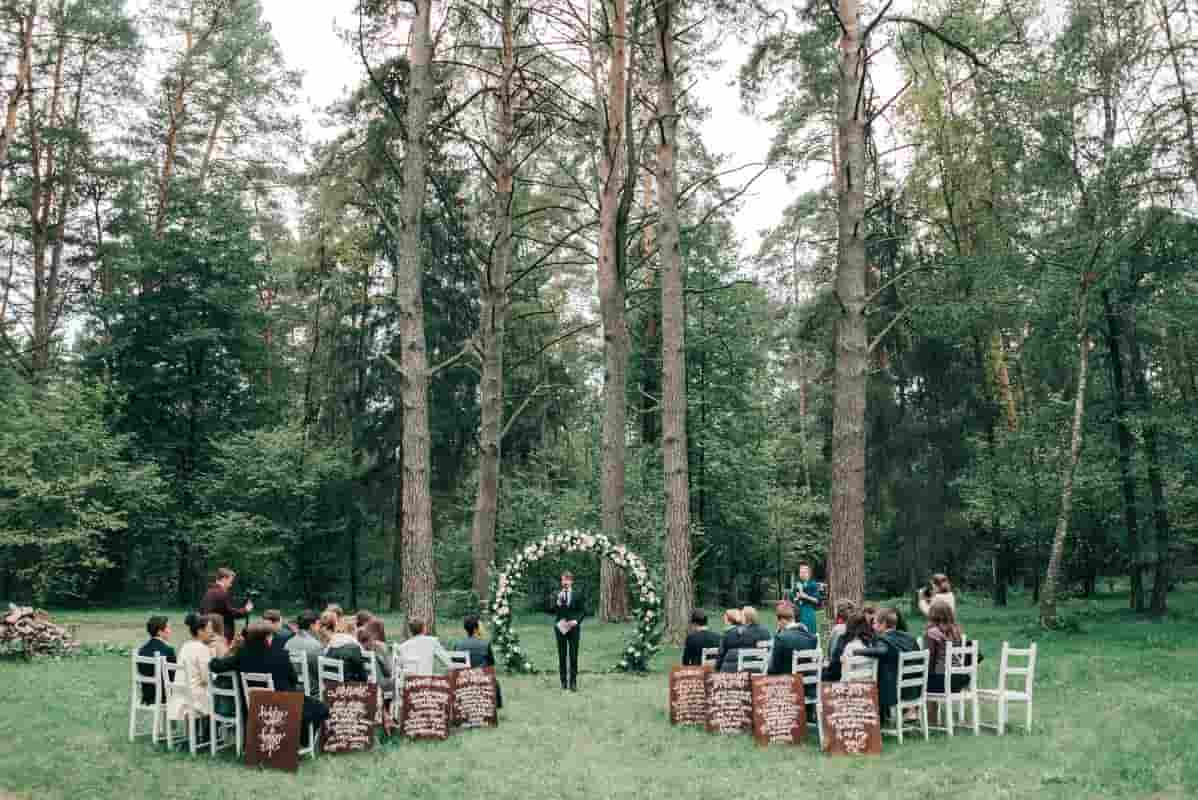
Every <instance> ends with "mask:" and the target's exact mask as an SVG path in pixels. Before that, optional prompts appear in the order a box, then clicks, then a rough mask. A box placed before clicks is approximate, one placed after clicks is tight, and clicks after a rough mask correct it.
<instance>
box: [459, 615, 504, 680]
mask: <svg viewBox="0 0 1198 800" xmlns="http://www.w3.org/2000/svg"><path fill="white" fill-rule="evenodd" d="M479 625H480V623H479V619H478V615H477V614H467V615H466V618H465V619H463V620H462V628H463V630H465V631H466V638H465V639H459V640H458V641H456V642H454V643H453V649H454V650H460V651H461V652H463V653H467V654H469V656H470V666H471V667H493V666H495V651H494V650H493V649H492V648H491V643H490V642H489V641H487V640H486V639H484V638H482V636H480V635H479Z"/></svg>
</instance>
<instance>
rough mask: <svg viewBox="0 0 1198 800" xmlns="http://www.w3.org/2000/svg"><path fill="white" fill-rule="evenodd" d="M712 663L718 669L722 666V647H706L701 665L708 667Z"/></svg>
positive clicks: (701, 658)
mask: <svg viewBox="0 0 1198 800" xmlns="http://www.w3.org/2000/svg"><path fill="white" fill-rule="evenodd" d="M708 664H711V665H712V666H713V667H715V668H716V669H719V668H720V648H718V647H704V648H703V653H702V656H701V657H700V661H699V666H701V667H706V666H707V665H708Z"/></svg>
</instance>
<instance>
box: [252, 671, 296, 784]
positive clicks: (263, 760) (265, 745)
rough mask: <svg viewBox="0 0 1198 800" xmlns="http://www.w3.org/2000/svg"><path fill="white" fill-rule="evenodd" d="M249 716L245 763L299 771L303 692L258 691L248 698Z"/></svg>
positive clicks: (254, 691) (255, 690)
mask: <svg viewBox="0 0 1198 800" xmlns="http://www.w3.org/2000/svg"><path fill="white" fill-rule="evenodd" d="M246 713H247V718H248V720H249V722H248V726H247V728H246V734H245V763H246V764H247V765H248V766H251V767H252V766H254V765H256V764H260V765H262V766H266V767H271V768H272V769H285V770H288V771H290V772H295V771H296V770H297V769H299V745H300V722H301V720H302V719H303V716H304V695H303V693H302V692H269V691H266V690H265V689H254V690H253V691H252V692H250V693H249V695H248V696H247V697H246Z"/></svg>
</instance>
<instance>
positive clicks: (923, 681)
mask: <svg viewBox="0 0 1198 800" xmlns="http://www.w3.org/2000/svg"><path fill="white" fill-rule="evenodd" d="M931 655H932V654H931V653H929V652H928V651H927V650H914V651H912V652H910V653H899V665H898V675H897V680H898V692H897V693H896V694H895V697H897V698H899V699H900V700H915V699H918V698H919V697H922V696H923V695H924V694H925V693H927V691H928V659H929V658H930V657H931ZM915 688H918V689H919V693H918V694H917V695H915V697H904V696H903V695H904V694H910V692H907V693H904V692H903V690H904V689H915Z"/></svg>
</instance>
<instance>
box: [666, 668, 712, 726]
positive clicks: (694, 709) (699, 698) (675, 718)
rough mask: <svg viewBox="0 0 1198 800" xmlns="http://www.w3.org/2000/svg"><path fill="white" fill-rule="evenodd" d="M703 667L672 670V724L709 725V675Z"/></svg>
mask: <svg viewBox="0 0 1198 800" xmlns="http://www.w3.org/2000/svg"><path fill="white" fill-rule="evenodd" d="M708 672H709V670H706V669H704V668H703V667H674V668H673V669H671V670H670V724H671V725H706V724H707V674H708Z"/></svg>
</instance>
